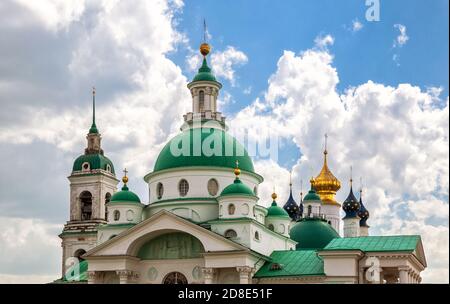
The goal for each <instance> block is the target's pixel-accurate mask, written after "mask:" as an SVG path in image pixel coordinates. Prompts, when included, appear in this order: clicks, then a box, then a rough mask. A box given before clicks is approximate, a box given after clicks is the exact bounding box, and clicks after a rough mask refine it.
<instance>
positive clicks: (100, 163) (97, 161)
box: [72, 153, 114, 174]
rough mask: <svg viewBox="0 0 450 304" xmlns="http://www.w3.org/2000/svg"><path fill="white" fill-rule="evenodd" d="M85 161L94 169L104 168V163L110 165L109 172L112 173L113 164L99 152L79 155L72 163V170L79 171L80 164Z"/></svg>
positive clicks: (80, 168)
mask: <svg viewBox="0 0 450 304" xmlns="http://www.w3.org/2000/svg"><path fill="white" fill-rule="evenodd" d="M85 162H88V163H89V165H90V168H91V170H94V169H103V170H106V165H110V166H111V172H112V173H113V174H114V165H113V163H112V161H111V160H109V158H107V157H106V156H104V155H102V154H100V153H95V154H83V155H80V156H79V157H78V158H77V159H76V160H75V162H74V163H73V168H72V171H81V170H82V165H83V163H85Z"/></svg>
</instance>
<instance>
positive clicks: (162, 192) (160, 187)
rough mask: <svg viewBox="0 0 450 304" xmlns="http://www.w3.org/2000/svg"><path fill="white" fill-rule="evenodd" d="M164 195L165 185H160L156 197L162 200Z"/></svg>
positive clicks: (157, 187) (157, 186)
mask: <svg viewBox="0 0 450 304" xmlns="http://www.w3.org/2000/svg"><path fill="white" fill-rule="evenodd" d="M163 194H164V186H163V184H161V183H158V185H156V195H157V197H158V199H161V198H162V196H163Z"/></svg>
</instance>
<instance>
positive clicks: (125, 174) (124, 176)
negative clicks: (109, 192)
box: [122, 168, 128, 184]
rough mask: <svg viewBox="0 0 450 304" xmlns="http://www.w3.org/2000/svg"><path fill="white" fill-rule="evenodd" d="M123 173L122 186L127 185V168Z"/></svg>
mask: <svg viewBox="0 0 450 304" xmlns="http://www.w3.org/2000/svg"><path fill="white" fill-rule="evenodd" d="M123 173H124V175H123V177H122V182H123V183H124V184H126V183H128V176H127V173H128V170H127V168H125V169H123Z"/></svg>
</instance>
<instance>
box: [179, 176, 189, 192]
mask: <svg viewBox="0 0 450 304" xmlns="http://www.w3.org/2000/svg"><path fill="white" fill-rule="evenodd" d="M178 191H179V192H180V195H181V196H186V194H187V193H188V191H189V183H188V182H187V180H185V179H182V180H180V182H179V183H178Z"/></svg>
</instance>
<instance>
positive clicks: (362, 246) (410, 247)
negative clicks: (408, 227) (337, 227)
mask: <svg viewBox="0 0 450 304" xmlns="http://www.w3.org/2000/svg"><path fill="white" fill-rule="evenodd" d="M419 241H420V236H419V235H391V236H363V237H352V238H337V239H333V240H332V241H331V242H330V243H329V244H328V245H327V246H325V248H324V250H361V251H364V252H375V251H414V250H415V249H416V247H417V243H418V242H419Z"/></svg>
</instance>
